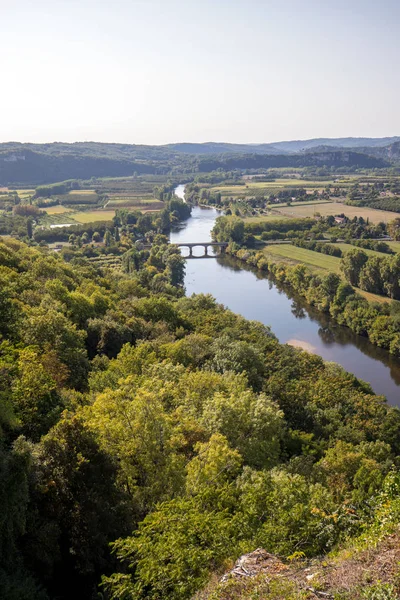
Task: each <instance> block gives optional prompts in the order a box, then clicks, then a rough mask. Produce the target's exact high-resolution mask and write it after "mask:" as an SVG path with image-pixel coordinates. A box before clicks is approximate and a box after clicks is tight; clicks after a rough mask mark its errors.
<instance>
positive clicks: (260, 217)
mask: <svg viewBox="0 0 400 600" xmlns="http://www.w3.org/2000/svg"><path fill="white" fill-rule="evenodd" d="M243 218H244V220H245V222H246V223H264V222H265V221H281V220H282V219H286V218H287V216H286V215H280V214H277V213H271V214H269V215H257V216H255V217H243Z"/></svg>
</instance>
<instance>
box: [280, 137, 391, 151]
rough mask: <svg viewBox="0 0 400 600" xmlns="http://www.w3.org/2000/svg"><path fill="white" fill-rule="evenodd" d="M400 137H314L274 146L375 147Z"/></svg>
mask: <svg viewBox="0 0 400 600" xmlns="http://www.w3.org/2000/svg"><path fill="white" fill-rule="evenodd" d="M399 141H400V137H399V136H395V137H385V138H354V137H347V138H314V139H311V140H294V141H288V142H274V143H273V146H274V148H277V149H278V150H281V151H282V150H283V151H285V152H301V151H304V150H310V149H313V148H314V149H315V148H317V147H319V146H334V147H335V148H348V149H350V148H351V149H354V148H357V149H359V148H363V149H365V148H375V147H382V146H388V145H389V144H393V143H394V142H399Z"/></svg>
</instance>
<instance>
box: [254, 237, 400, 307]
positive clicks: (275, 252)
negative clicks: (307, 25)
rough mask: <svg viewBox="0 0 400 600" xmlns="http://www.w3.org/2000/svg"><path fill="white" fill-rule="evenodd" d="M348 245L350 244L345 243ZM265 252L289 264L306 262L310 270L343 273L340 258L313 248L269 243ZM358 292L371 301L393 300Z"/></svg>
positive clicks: (322, 272)
mask: <svg viewBox="0 0 400 600" xmlns="http://www.w3.org/2000/svg"><path fill="white" fill-rule="evenodd" d="M343 245H345V246H348V244H343ZM264 253H265V255H266V257H267V258H269V259H270V260H273V261H275V262H283V263H285V264H288V265H296V264H304V265H306V267H308V268H309V269H310V271H314V272H320V273H321V274H324V275H326V274H327V273H328V272H330V273H336V274H337V275H341V270H340V258H336V257H335V256H328V255H326V254H320V253H319V252H314V251H313V250H306V249H305V248H298V247H297V246H292V245H289V244H279V245H269V246H266V247H265V248H264ZM375 254H380V256H385V255H384V254H382V253H381V252H376V253H375ZM356 289H357V292H358V293H359V294H361V295H362V296H364V298H366V299H367V300H369V301H370V302H379V303H382V302H391V300H390V299H389V298H387V297H384V296H379V295H378V294H371V293H370V292H366V291H364V290H360V289H358V288H356Z"/></svg>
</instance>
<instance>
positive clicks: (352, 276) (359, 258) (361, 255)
mask: <svg viewBox="0 0 400 600" xmlns="http://www.w3.org/2000/svg"><path fill="white" fill-rule="evenodd" d="M367 260H368V255H367V254H366V253H365V252H364V251H363V250H358V248H354V249H353V250H350V251H349V252H346V254H345V255H344V257H343V258H342V259H341V261H340V268H341V269H342V271H343V273H344V276H345V277H346V279H347V280H348V281H349V282H350V283H351V285H355V286H358V284H359V279H360V274H361V270H362V268H363V266H364V265H365V263H366V262H367Z"/></svg>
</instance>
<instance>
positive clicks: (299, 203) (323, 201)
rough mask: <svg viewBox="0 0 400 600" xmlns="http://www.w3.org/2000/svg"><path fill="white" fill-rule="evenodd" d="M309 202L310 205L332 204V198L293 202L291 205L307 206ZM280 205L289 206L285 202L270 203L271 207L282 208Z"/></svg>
mask: <svg viewBox="0 0 400 600" xmlns="http://www.w3.org/2000/svg"><path fill="white" fill-rule="evenodd" d="M310 204H311V205H312V204H332V200H307V201H306V202H293V203H292V204H291V206H297V205H301V206H308V205H310ZM282 207H287V208H289V206H288V205H287V202H282V203H279V204H271V206H270V208H271V209H274V208H282Z"/></svg>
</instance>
